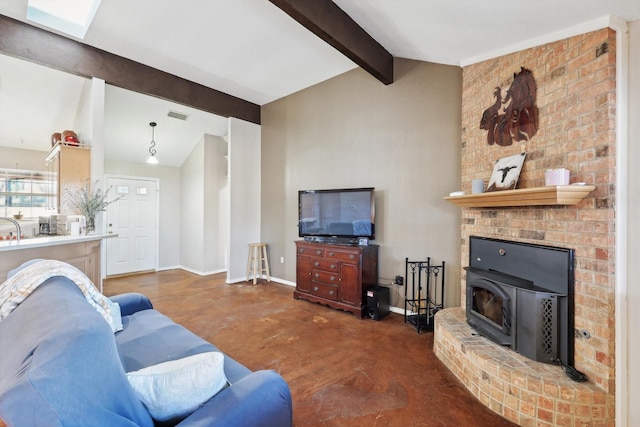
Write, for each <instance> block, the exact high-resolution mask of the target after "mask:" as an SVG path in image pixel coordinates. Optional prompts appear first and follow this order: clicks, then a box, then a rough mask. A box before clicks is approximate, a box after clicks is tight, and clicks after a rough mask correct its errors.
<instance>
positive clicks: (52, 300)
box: [0, 277, 153, 426]
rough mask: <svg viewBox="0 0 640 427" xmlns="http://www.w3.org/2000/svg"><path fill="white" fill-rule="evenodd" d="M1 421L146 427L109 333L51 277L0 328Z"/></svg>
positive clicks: (79, 297) (67, 286)
mask: <svg viewBox="0 0 640 427" xmlns="http://www.w3.org/2000/svg"><path fill="white" fill-rule="evenodd" d="M0 349H2V351H0V372H1V375H0V418H2V419H3V420H4V421H5V422H6V423H7V424H8V425H16V426H21V425H29V426H62V425H64V426H107V425H109V426H152V425H153V420H152V419H151V417H150V415H149V413H148V412H147V410H146V409H145V407H144V405H143V404H142V403H141V402H140V401H139V400H138V398H137V396H136V394H135V392H134V391H133V389H132V388H131V386H130V385H129V382H128V380H127V377H126V375H125V372H124V369H123V368H122V365H121V363H120V360H119V358H118V349H117V347H116V342H115V338H114V335H113V333H112V331H111V328H110V327H109V325H108V324H107V323H106V322H105V321H104V319H103V318H102V317H101V316H100V314H98V312H97V311H96V310H95V309H94V308H93V307H91V306H90V305H89V304H88V303H87V301H86V300H85V298H84V296H83V294H82V292H81V291H80V290H79V289H78V287H77V286H76V285H75V284H73V282H71V281H70V280H68V279H66V278H63V277H54V278H51V279H49V280H47V281H46V282H45V283H44V284H43V285H41V286H40V287H39V288H38V289H36V290H35V291H34V292H33V293H32V294H31V295H30V296H29V297H28V298H27V299H26V300H25V301H24V302H23V303H22V304H20V305H19V306H18V307H17V308H16V309H15V310H14V311H13V312H12V313H11V314H10V315H9V316H8V317H7V318H6V319H5V320H3V321H2V322H0Z"/></svg>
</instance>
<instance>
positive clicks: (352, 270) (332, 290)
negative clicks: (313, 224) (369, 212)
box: [293, 241, 378, 319]
mask: <svg viewBox="0 0 640 427" xmlns="http://www.w3.org/2000/svg"><path fill="white" fill-rule="evenodd" d="M377 284H378V245H367V246H348V245H337V244H326V243H316V242H307V241H297V242H296V290H295V291H293V297H294V298H295V299H300V298H302V299H305V300H308V301H312V302H317V303H320V304H325V305H328V306H330V307H333V308H337V309H340V310H345V311H350V312H352V313H353V314H355V315H356V316H357V317H358V318H359V319H362V313H363V311H364V309H365V306H366V292H367V290H368V289H369V288H371V287H373V286H376V285H377Z"/></svg>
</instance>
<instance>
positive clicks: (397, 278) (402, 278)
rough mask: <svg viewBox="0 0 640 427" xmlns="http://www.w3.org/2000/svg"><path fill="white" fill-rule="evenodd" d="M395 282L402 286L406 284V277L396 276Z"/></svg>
mask: <svg viewBox="0 0 640 427" xmlns="http://www.w3.org/2000/svg"><path fill="white" fill-rule="evenodd" d="M393 283H395V284H396V285H399V286H402V285H403V284H404V277H402V276H396V278H395V279H394V281H393Z"/></svg>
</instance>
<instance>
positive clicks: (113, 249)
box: [105, 177, 158, 276]
mask: <svg viewBox="0 0 640 427" xmlns="http://www.w3.org/2000/svg"><path fill="white" fill-rule="evenodd" d="M107 188H112V191H113V192H114V193H115V195H116V196H117V197H120V200H118V201H117V202H115V203H112V204H111V205H109V206H108V207H107V211H106V215H105V224H106V225H107V227H106V229H107V233H109V234H117V235H118V236H117V237H114V238H111V239H106V246H107V250H106V254H107V255H106V258H107V259H106V263H107V272H106V273H107V276H114V275H119V274H126V273H133V272H138V271H146V270H156V269H157V263H158V261H157V259H158V256H157V253H158V180H157V179H154V178H129V177H107Z"/></svg>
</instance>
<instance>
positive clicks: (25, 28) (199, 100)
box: [0, 15, 260, 124]
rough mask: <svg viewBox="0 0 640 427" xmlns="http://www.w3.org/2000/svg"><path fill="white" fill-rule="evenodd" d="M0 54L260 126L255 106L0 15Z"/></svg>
mask: <svg viewBox="0 0 640 427" xmlns="http://www.w3.org/2000/svg"><path fill="white" fill-rule="evenodd" d="M0 53H4V54H6V55H9V56H13V57H16V58H20V59H24V60H27V61H31V62H35V63H37V64H41V65H44V66H47V67H50V68H54V69H57V70H60V71H65V72H68V73H71V74H75V75H78V76H81V77H86V78H93V77H96V78H99V79H102V80H104V81H105V82H106V83H108V84H111V85H113V86H118V87H120V88H123V89H128V90H131V91H134V92H139V93H143V94H145V95H150V96H155V97H157V98H162V99H166V100H169V101H173V102H176V103H178V104H183V105H188V106H190V107H193V108H197V109H199V110H203V111H207V112H210V113H213V114H217V115H219V116H223V117H236V118H239V119H242V120H246V121H248V122H252V123H256V124H260V106H259V105H257V104H254V103H252V102H249V101H246V100H244V99H240V98H237V97H235V96H232V95H229V94H226V93H224V92H220V91H217V90H215V89H211V88H209V87H206V86H203V85H201V84H198V83H194V82H192V81H189V80H186V79H183V78H181V77H178V76H175V75H173V74H169V73H166V72H164V71H160V70H158V69H156V68H153V67H149V66H147V65H144V64H141V63H139V62H135V61H132V60H130V59H127V58H123V57H122V56H118V55H114V54H112V53H109V52H106V51H104V50H100V49H97V48H95V47H92V46H89V45H86V44H83V43H80V42H77V41H75V40H71V39H68V38H66V37H63V36H60V35H57V34H54V33H51V32H49V31H45V30H43V29H40V28H37V27H34V26H32V25H29V24H26V23H24V22H21V21H17V20H15V19H12V18H9V17H7V16H3V15H0Z"/></svg>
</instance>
